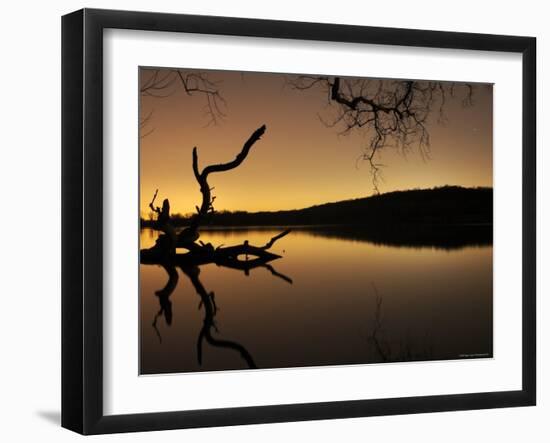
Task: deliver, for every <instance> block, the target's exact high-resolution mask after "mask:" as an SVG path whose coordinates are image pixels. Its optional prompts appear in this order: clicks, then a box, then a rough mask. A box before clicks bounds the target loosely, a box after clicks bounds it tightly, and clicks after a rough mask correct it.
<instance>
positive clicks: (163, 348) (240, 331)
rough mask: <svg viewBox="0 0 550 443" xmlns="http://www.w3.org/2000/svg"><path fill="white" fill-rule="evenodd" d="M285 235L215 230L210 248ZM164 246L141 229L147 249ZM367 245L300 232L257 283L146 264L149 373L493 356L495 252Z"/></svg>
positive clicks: (277, 248)
mask: <svg viewBox="0 0 550 443" xmlns="http://www.w3.org/2000/svg"><path fill="white" fill-rule="evenodd" d="M279 232H281V230H280V229H272V228H256V229H254V228H251V229H232V230H221V229H220V230H210V231H202V232H201V240H202V241H203V242H205V243H207V242H210V243H212V244H213V245H214V246H215V247H216V246H219V245H222V244H223V245H225V246H229V245H234V244H239V243H242V242H243V241H245V240H248V241H249V242H250V243H251V244H254V245H263V244H265V243H266V242H267V241H268V240H269V239H270V238H271V237H273V236H274V235H276V234H278V233H279ZM156 237H157V232H156V231H154V230H152V229H148V228H145V229H142V230H141V233H140V241H141V248H149V247H151V246H152V245H153V244H154V242H155V240H156ZM366 238H367V237H365V236H362V235H357V234H354V233H351V234H350V233H349V232H346V231H343V230H339V229H295V230H293V231H292V232H291V233H290V234H289V235H287V236H286V237H284V238H282V239H280V240H279V241H277V242H276V243H275V245H274V246H273V247H272V248H271V250H270V251H271V252H273V253H275V254H279V255H282V256H283V258H280V259H277V260H274V261H272V262H270V263H269V264H270V266H268V267H259V268H255V269H253V270H251V271H250V272H249V273H248V275H247V274H246V273H245V272H244V271H242V270H235V269H229V268H224V267H219V266H217V265H215V264H208V265H204V266H200V274H199V275H198V276H196V277H197V278H196V281H195V282H194V283H195V284H193V283H192V281H191V279H190V277H189V276H188V275H186V274H185V273H184V272H183V271H182V270H181V269H179V268H173V269H166V268H164V267H161V266H158V265H144V264H141V265H140V297H141V302H140V322H141V324H140V346H141V350H140V351H141V352H140V356H141V362H140V368H141V373H142V374H155V373H175V372H195V371H214V370H230V369H244V368H249V367H257V368H280V367H298V366H319V365H342V364H365V363H379V362H397V361H416V360H446V359H458V358H472V357H474V358H475V357H480V358H487V357H492V352H493V349H492V343H493V305H492V301H493V300H492V292H493V271H492V269H493V266H492V262H493V248H492V245H491V244H473V245H467V246H456V245H454V244H452V245H448V246H446V247H443V246H437V245H436V246H433V245H431V246H430V245H427V246H420V245H410V243H409V245H408V246H407V245H405V244H401V245H399V242H390V243H391V245H388V244H387V243H386V244H384V242H373V240H372V239H371V240H367V239H366ZM181 252H183V251H181ZM197 282H199V284H200V285H202V288H203V289H204V290H205V291H206V292H208V293H214V294H215V295H214V296H213V303H212V304H209V303H207V304H206V306H205V303H204V299H203V297H201V295H200V294H199V293H198V291H197V285H196V283H197ZM163 289H164V291H161V290H163ZM157 291H161V292H160V293H157Z"/></svg>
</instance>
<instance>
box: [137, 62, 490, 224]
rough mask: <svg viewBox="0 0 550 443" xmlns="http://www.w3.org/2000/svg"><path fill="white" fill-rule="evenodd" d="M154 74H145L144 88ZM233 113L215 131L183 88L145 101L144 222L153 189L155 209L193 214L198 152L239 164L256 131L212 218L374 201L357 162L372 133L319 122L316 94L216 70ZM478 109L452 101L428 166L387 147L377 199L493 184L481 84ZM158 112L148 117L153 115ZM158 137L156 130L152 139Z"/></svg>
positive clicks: (275, 79) (436, 130)
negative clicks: (258, 135) (259, 132)
mask: <svg viewBox="0 0 550 443" xmlns="http://www.w3.org/2000/svg"><path fill="white" fill-rule="evenodd" d="M149 74H150V71H149V72H147V70H145V69H142V70H141V71H140V75H141V79H142V82H143V81H144V80H145V79H147V76H148V75H149ZM208 75H209V79H211V80H213V81H217V82H220V83H219V85H218V87H219V90H220V93H221V94H222V95H223V98H224V99H225V100H226V103H227V106H226V107H225V108H224V112H225V114H226V116H225V118H223V119H222V120H221V121H220V123H219V124H218V125H209V126H208V122H209V118H208V116H207V115H206V114H205V112H204V107H205V103H206V101H205V97H204V95H202V94H194V95H192V96H189V95H187V94H186V93H185V92H184V90H183V88H182V87H181V86H180V85H179V84H174V86H173V87H172V88H170V92H171V94H169V95H168V96H166V97H163V98H159V97H148V96H145V97H141V103H140V106H141V110H140V113H141V118H142V119H144V118H145V117H146V116H148V115H150V118H149V119H148V120H147V122H146V124H145V126H144V127H143V128H142V129H141V131H142V135H144V134H147V135H146V136H144V137H141V138H140V174H141V176H140V199H141V201H140V205H141V215H142V216H144V217H147V214H148V213H149V210H148V208H147V206H148V204H149V202H150V201H151V198H152V196H153V194H154V192H155V189H157V188H158V189H159V196H158V198H159V199H160V201H157V204H159V205H160V203H161V202H162V199H164V198H169V200H170V204H171V210H172V211H171V212H172V213H182V214H185V213H190V212H193V211H194V208H195V205H198V204H200V201H201V195H200V192H199V187H198V184H197V182H196V180H195V178H194V175H193V171H192V166H191V158H192V157H191V153H192V149H193V147H194V146H197V148H198V153H199V168H200V169H201V170H202V168H204V166H207V165H208V164H212V163H224V162H227V161H230V160H232V159H234V158H235V156H236V154H238V153H239V152H240V150H241V148H242V146H243V143H244V142H245V141H246V140H247V139H248V137H249V136H250V135H251V134H252V132H253V131H254V130H256V129H257V128H258V127H260V126H261V125H262V124H265V125H266V126H267V130H266V133H265V134H264V136H263V137H262V139H261V140H260V141H258V142H257V143H256V144H255V145H254V146H253V148H252V150H251V152H250V154H249V156H248V157H247V158H246V159H245V161H244V163H243V164H242V165H241V166H239V167H238V168H237V169H234V170H231V171H228V172H224V173H219V174H212V175H211V176H210V177H209V183H210V185H211V186H214V187H215V190H214V191H213V195H215V196H216V201H215V205H214V206H215V208H216V210H246V211H259V210H279V209H294V208H303V207H307V206H311V205H315V204H320V203H326V202H332V201H339V200H346V199H350V198H358V197H365V196H369V195H371V194H373V192H374V191H373V183H372V176H371V174H370V168H369V165H368V163H366V162H361V161H359V162H358V161H357V159H358V157H359V156H360V155H361V153H362V152H363V151H362V147H363V146H364V145H365V144H366V143H367V141H368V136H369V134H366V135H364V136H362V135H360V134H359V133H355V134H351V135H348V136H339V135H338V131H339V129H341V128H339V127H334V128H329V127H326V126H325V125H323V123H322V122H321V120H320V119H319V115H321V116H322V117H325V118H327V117H330V115H333V113H332V112H331V109H330V107H327V106H328V102H327V96H326V94H324V93H323V92H322V91H321V90H320V89H317V88H314V89H311V90H306V91H296V90H293V89H291V88H289V87H288V85H286V86H285V82H284V79H283V76H282V75H280V74H265V73H246V74H241V73H239V72H226V71H211V72H209V74H208ZM473 100H474V103H473V106H471V107H466V108H465V107H463V106H462V100H461V97H457V98H455V99H452V100H451V99H449V100H448V101H447V103H446V106H445V113H446V116H447V121H446V123H445V124H444V125H440V124H438V123H437V122H436V120H437V118H436V117H437V110H436V111H435V112H434V115H433V118H431V119H430V121H429V122H428V125H427V129H428V131H429V133H430V138H431V154H430V158H429V159H428V160H424V159H423V158H422V156H421V155H420V154H419V153H418V152H417V151H415V150H414V149H413V150H412V151H411V152H410V153H409V154H408V155H407V156H403V155H402V154H400V153H398V152H397V151H396V150H395V149H392V148H384V149H383V150H382V151H380V157H379V159H378V161H379V162H380V163H383V164H384V165H385V167H384V168H383V170H382V178H383V180H382V181H381V182H380V183H379V190H380V192H382V193H383V192H389V191H393V190H404V189H411V188H428V187H433V186H442V185H446V184H449V185H461V186H492V175H493V167H492V162H493V158H492V132H493V127H492V120H493V115H492V103H493V96H492V86H491V85H478V86H477V87H476V88H475V93H474V98H473ZM151 112H152V113H151ZM151 131H152V132H151Z"/></svg>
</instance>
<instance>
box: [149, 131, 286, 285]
mask: <svg viewBox="0 0 550 443" xmlns="http://www.w3.org/2000/svg"><path fill="white" fill-rule="evenodd" d="M265 131H266V127H265V125H263V126H261V127H260V128H258V129H256V130H255V131H254V132H253V133H252V135H251V136H250V137H249V138H248V140H247V141H246V142H245V143H244V145H243V147H242V149H241V151H240V152H239V153H238V154H237V156H236V157H235V159H233V160H232V161H230V162H227V163H219V164H213V165H209V166H206V167H205V168H204V169H203V170H202V172H201V171H200V170H199V159H198V151H197V148H196V147H195V148H193V173H194V175H195V178H196V179H197V182H198V184H199V186H200V192H201V195H202V202H201V205H200V206H197V207H196V211H197V212H196V214H195V215H194V216H193V218H192V219H191V222H190V225H189V226H188V227H187V228H185V229H183V230H182V231H181V232H180V233H179V234H178V235H177V237H176V234H175V229H174V227H173V226H172V223H171V221H170V203H169V201H168V199H165V200H164V202H163V206H162V208H159V207H155V206H154V201H155V198H156V196H157V193H158V190H157V192H155V195H154V197H153V200H152V201H151V203H150V204H149V207H150V208H151V209H152V210H153V212H155V213H156V214H157V220H156V222H155V228H156V229H158V230H160V231H162V232H163V233H164V234H163V235H161V236H160V237H159V239H158V240H157V243H156V244H155V246H154V247H153V248H150V249H145V250H142V251H141V260H142V262H144V263H159V262H165V261H166V260H170V261H171V262H174V263H177V264H178V265H179V266H196V265H200V264H206V263H216V264H218V265H221V266H227V267H230V268H234V269H241V270H243V271H245V272H247V271H248V270H250V269H251V268H253V267H257V266H265V264H266V263H268V262H270V261H272V260H275V259H277V258H280V256H279V255H276V254H273V253H271V252H269V251H268V249H270V248H271V247H272V246H273V244H274V243H275V242H276V241H277V240H279V239H281V238H283V237H284V236H286V235H287V234H288V233H289V232H290V229H287V230H285V231H283V232H281V233H280V234H278V235H276V236H274V237H273V238H271V239H270V240H269V241H268V242H267V243H266V244H265V245H263V246H253V245H250V244H249V243H248V241H245V242H243V243H242V244H240V245H234V246H228V247H218V248H216V249H214V247H213V246H212V245H211V244H210V243H208V244H204V243H203V242H201V241H199V238H200V233H199V230H200V227H201V225H202V224H203V223H204V222H205V220H206V218H207V217H208V215H209V214H210V213H212V212H214V206H213V203H214V200H215V197H214V196H212V189H213V188H211V187H210V185H209V184H208V177H209V175H210V174H213V173H218V172H226V171H230V170H232V169H235V168H237V167H239V166H240V165H241V164H242V163H243V161H244V160H245V159H246V157H247V156H248V154H249V152H250V150H251V148H252V146H254V144H255V143H256V142H257V141H258V140H260V138H261V137H262V135H263V134H264V133H265ZM197 241H198V243H197ZM176 248H184V249H187V250H188V251H189V252H188V253H186V254H178V255H177V256H176ZM239 256H245V257H246V260H241V259H240V258H239ZM248 256H253V257H255V258H253V259H248ZM268 269H269V268H268ZM281 278H283V277H281ZM287 281H288V280H287Z"/></svg>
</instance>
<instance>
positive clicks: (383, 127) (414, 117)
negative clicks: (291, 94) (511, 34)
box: [288, 75, 473, 192]
mask: <svg viewBox="0 0 550 443" xmlns="http://www.w3.org/2000/svg"><path fill="white" fill-rule="evenodd" d="M288 83H289V84H290V86H291V87H292V88H293V89H296V90H307V89H312V88H320V89H321V90H323V91H324V92H325V93H326V94H327V98H328V102H329V105H330V107H331V108H333V110H334V111H335V114H333V115H332V116H330V117H329V118H328V119H327V118H326V117H322V116H319V118H320V119H321V121H322V122H323V123H324V124H325V125H326V126H328V127H340V128H341V129H340V131H339V134H342V135H346V134H349V133H351V132H352V131H357V130H361V131H364V133H366V134H368V135H369V138H368V141H367V144H366V146H364V150H363V153H362V154H361V157H360V158H361V159H363V160H366V161H368V162H369V164H370V167H371V172H372V175H373V184H374V188H375V191H376V192H378V180H379V173H380V168H381V167H382V166H383V164H381V163H379V161H378V159H377V155H378V154H379V151H380V150H382V149H383V148H385V147H395V148H397V149H400V150H401V152H403V153H407V152H408V151H410V150H411V149H413V148H415V147H416V148H417V149H418V151H419V153H420V155H421V156H422V158H427V157H429V154H430V134H429V132H428V130H427V127H426V124H427V121H428V117H429V116H430V114H431V113H432V112H433V111H434V110H435V111H437V112H438V116H437V120H438V121H439V122H443V121H445V114H444V107H445V102H446V100H447V99H448V97H454V96H455V94H456V92H457V90H458V89H464V90H465V91H463V92H464V93H465V94H464V99H463V105H465V106H466V105H470V104H471V103H472V94H473V86H472V85H471V84H456V83H450V82H449V83H447V82H437V81H414V80H384V79H365V78H344V77H337V76H336V77H333V76H312V75H298V76H292V77H290V78H289V80H288Z"/></svg>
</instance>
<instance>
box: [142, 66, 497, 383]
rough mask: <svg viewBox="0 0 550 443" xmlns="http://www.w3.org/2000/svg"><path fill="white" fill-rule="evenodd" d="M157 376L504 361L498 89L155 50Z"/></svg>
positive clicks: (149, 296) (146, 364) (148, 219)
mask: <svg viewBox="0 0 550 443" xmlns="http://www.w3.org/2000/svg"><path fill="white" fill-rule="evenodd" d="M138 71H139V72H138V75H139V82H138V83H139V94H138V95H139V121H136V125H139V177H140V178H139V215H137V216H138V217H139V233H136V235H139V248H140V251H139V257H140V258H139V262H140V263H139V288H140V291H139V297H140V301H139V323H140V324H139V372H140V374H141V375H155V374H169V373H189V372H209V371H230V370H244V369H260V370H261V369H276V368H279V369H282V368H300V367H316V366H339V365H365V364H396V363H412V362H416V363H419V362H425V361H437V360H459V359H490V358H492V357H493V85H492V84H488V83H471V82H460V81H456V82H449V81H439V80H437V79H399V78H395V79H392V78H367V77H364V78H361V77H347V76H340V75H327V74H311V73H268V72H239V71H223V70H207V69H204V70H202V69H188V68H185V67H155V66H140V67H139V68H138Z"/></svg>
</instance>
